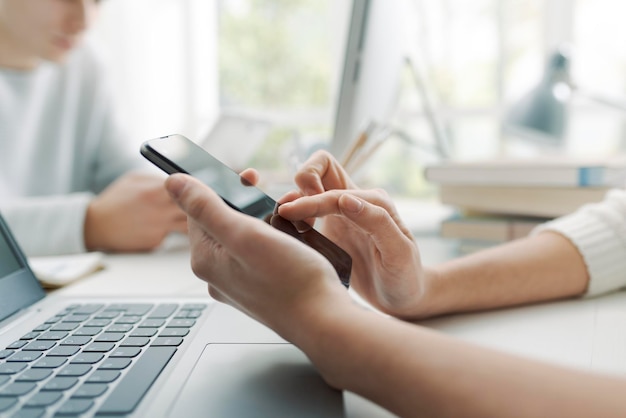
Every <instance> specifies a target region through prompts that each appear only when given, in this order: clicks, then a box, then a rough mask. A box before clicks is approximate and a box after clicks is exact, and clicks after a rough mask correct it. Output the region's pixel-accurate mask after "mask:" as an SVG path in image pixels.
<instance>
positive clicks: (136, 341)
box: [120, 337, 150, 347]
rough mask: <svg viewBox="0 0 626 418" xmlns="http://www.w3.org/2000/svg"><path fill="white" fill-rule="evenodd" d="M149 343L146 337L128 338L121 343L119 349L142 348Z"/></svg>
mask: <svg viewBox="0 0 626 418" xmlns="http://www.w3.org/2000/svg"><path fill="white" fill-rule="evenodd" d="M149 342H150V338H148V337H128V338H126V339H125V340H124V341H122V342H121V344H120V347H143V346H145V345H147V344H148V343H149Z"/></svg>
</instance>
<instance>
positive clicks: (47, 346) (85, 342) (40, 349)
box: [0, 303, 207, 417]
mask: <svg viewBox="0 0 626 418" xmlns="http://www.w3.org/2000/svg"><path fill="white" fill-rule="evenodd" d="M206 307H207V304H204V303H190V304H172V303H165V304H149V303H128V304H119V303H118V304H84V305H71V306H69V307H67V308H66V309H64V310H63V311H61V312H59V313H58V314H57V315H55V316H53V317H52V318H50V319H48V320H47V321H46V322H44V323H43V324H41V325H39V326H38V327H36V328H35V329H33V330H32V331H31V332H29V333H28V334H26V335H24V336H23V337H22V338H20V339H19V340H17V341H15V342H13V343H12V344H10V345H9V346H7V347H6V348H4V349H0V416H5V415H6V416H11V417H49V416H54V417H57V416H58V417H66V416H70V417H71V416H81V415H89V416H91V415H125V414H129V413H131V412H132V411H133V410H134V409H135V408H136V407H137V405H138V404H139V402H140V401H141V399H142V398H143V396H144V395H145V394H146V392H147V391H148V389H149V388H150V386H152V384H153V382H154V381H155V380H156V378H157V377H158V376H159V374H160V373H161V371H162V370H163V369H164V368H165V366H166V365H167V363H168V362H169V361H170V359H171V358H172V356H173V355H174V353H176V350H177V347H178V346H180V344H182V342H183V339H184V338H185V337H186V336H187V335H188V334H189V331H190V329H191V327H193V326H194V325H195V323H196V319H197V318H198V317H200V315H202V312H203V310H204V309H205V308H206Z"/></svg>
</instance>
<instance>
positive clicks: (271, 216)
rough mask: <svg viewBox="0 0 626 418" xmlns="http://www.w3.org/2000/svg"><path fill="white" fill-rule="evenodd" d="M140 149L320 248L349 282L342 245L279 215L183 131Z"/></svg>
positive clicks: (256, 191) (238, 206) (271, 203)
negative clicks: (339, 245)
mask: <svg viewBox="0 0 626 418" xmlns="http://www.w3.org/2000/svg"><path fill="white" fill-rule="evenodd" d="M141 153H142V155H144V156H145V157H146V158H147V159H148V160H150V161H151V162H153V163H154V164H156V165H157V166H158V167H159V168H161V169H162V170H164V171H165V172H167V173H168V174H172V173H176V172H180V173H187V174H190V175H192V176H194V177H196V178H198V179H199V180H201V181H202V182H203V183H205V184H206V185H208V186H209V187H211V188H212V189H213V190H215V192H216V193H217V194H218V195H220V196H221V197H222V199H224V201H225V202H226V203H227V204H228V205H229V206H231V207H233V208H234V209H236V210H239V211H241V212H243V213H245V214H248V215H250V216H254V217H256V218H259V219H263V220H265V221H266V222H267V223H269V224H270V225H272V226H273V227H275V228H277V229H279V230H281V231H283V232H285V233H287V234H289V235H291V236H293V237H295V238H297V239H299V240H300V241H302V242H304V243H305V244H307V245H309V246H310V247H312V248H314V249H316V250H317V251H319V252H320V253H321V254H322V255H324V256H325V257H326V258H327V259H328V260H329V261H330V262H331V264H332V265H333V267H334V268H335V270H336V271H337V274H338V275H339V278H340V279H341V282H342V283H343V284H344V285H345V286H346V287H347V286H348V285H349V283H350V272H351V270H352V258H351V257H350V255H349V254H348V253H346V252H345V251H344V250H343V249H341V248H340V247H338V246H337V245H336V244H334V243H333V242H332V241H330V240H329V239H328V238H326V237H324V236H323V235H322V234H320V233H319V232H318V231H316V230H315V229H313V228H311V227H310V226H308V224H306V223H304V222H298V223H293V222H291V221H288V220H286V219H285V218H283V217H281V216H279V215H278V214H277V212H276V209H277V207H278V205H277V203H276V201H275V200H274V199H272V198H271V197H269V196H268V195H266V194H265V193H263V192H262V191H261V190H260V189H258V188H257V187H254V186H250V185H247V184H246V181H245V180H244V179H243V178H242V177H241V176H239V174H238V173H236V172H235V171H234V170H232V169H231V168H229V167H227V166H226V165H224V164H223V163H222V162H220V161H219V160H218V159H216V158H215V157H213V156H212V155H211V154H209V153H208V152H206V151H205V150H204V149H203V148H202V147H200V146H199V145H197V144H195V143H194V142H193V141H191V140H189V139H187V138H185V137H184V136H182V135H170V136H167V137H163V138H156V139H152V140H149V141H146V142H144V144H143V145H142V147H141Z"/></svg>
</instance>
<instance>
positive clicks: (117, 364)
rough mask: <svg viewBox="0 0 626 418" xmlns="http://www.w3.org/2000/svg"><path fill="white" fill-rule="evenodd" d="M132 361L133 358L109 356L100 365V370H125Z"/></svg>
mask: <svg viewBox="0 0 626 418" xmlns="http://www.w3.org/2000/svg"><path fill="white" fill-rule="evenodd" d="M130 363H131V360H130V359H129V358H109V359H106V360H105V361H104V362H103V363H102V364H100V366H98V370H123V369H125V368H127V367H128V366H129V365H130Z"/></svg>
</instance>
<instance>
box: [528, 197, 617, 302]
mask: <svg viewBox="0 0 626 418" xmlns="http://www.w3.org/2000/svg"><path fill="white" fill-rule="evenodd" d="M541 231H554V232H558V233H560V234H561V235H563V236H565V237H566V238H568V239H569V240H570V241H571V242H572V243H573V244H574V245H575V246H576V248H577V249H578V251H579V252H580V254H581V255H582V257H583V259H584V261H585V264H586V266H587V270H588V272H589V278H590V281H589V286H588V288H587V292H586V294H585V296H596V295H599V294H602V293H607V292H611V291H614V290H617V289H619V288H622V287H625V286H626V190H621V189H619V190H612V191H610V192H609V193H608V194H607V196H606V197H605V199H604V200H603V201H602V202H600V203H595V204H589V205H586V206H583V207H581V208H580V209H579V210H578V211H576V212H574V213H572V214H570V215H567V216H564V217H561V218H557V219H555V220H553V221H550V222H547V223H546V224H543V225H540V226H539V227H537V228H536V229H535V230H534V231H533V234H537V233H539V232H541Z"/></svg>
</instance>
